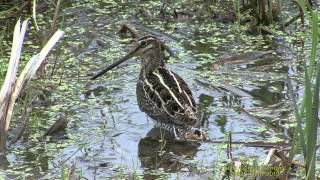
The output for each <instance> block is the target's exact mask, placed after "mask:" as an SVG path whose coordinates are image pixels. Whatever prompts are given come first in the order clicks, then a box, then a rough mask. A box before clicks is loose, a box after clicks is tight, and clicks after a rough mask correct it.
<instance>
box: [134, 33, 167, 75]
mask: <svg viewBox="0 0 320 180" xmlns="http://www.w3.org/2000/svg"><path fill="white" fill-rule="evenodd" d="M162 45H163V42H162V41H160V40H158V39H157V38H156V37H154V36H150V35H149V36H144V37H141V38H139V39H137V41H136V43H135V48H134V50H133V51H135V52H134V56H140V57H141V66H142V70H144V71H145V72H147V73H150V72H152V71H153V70H155V69H158V68H160V67H164V55H163V52H162V50H161V47H162Z"/></svg>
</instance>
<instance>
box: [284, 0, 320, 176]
mask: <svg viewBox="0 0 320 180" xmlns="http://www.w3.org/2000/svg"><path fill="white" fill-rule="evenodd" d="M298 3H299V5H300V7H301V8H302V10H303V12H304V14H305V15H306V17H307V18H308V20H309V22H310V24H311V28H312V31H311V37H312V44H311V52H310V59H309V62H308V66H307V65H305V73H304V83H305V84H304V94H303V99H302V103H301V105H300V110H298V108H297V105H296V102H294V106H295V117H296V121H297V124H296V127H295V133H294V137H293V144H292V149H291V152H290V156H289V159H290V160H292V159H293V157H294V155H295V154H296V153H297V152H296V151H297V147H299V146H300V148H301V149H302V151H303V155H304V160H305V172H306V174H305V177H306V179H311V180H313V179H315V172H316V171H315V170H316V164H315V160H316V145H317V130H318V111H319V86H320V65H319V62H318V63H317V62H316V58H317V48H318V47H317V46H318V13H317V11H314V12H309V11H308V9H309V8H308V5H307V4H308V3H307V2H306V1H304V0H299V1H298ZM306 64H307V62H306ZM290 89H291V90H290V91H291V94H293V93H292V88H290ZM291 96H292V98H293V99H294V97H293V95H291ZM303 119H304V120H305V126H304V129H302V127H303ZM298 137H299V138H298Z"/></svg>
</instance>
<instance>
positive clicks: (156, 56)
mask: <svg viewBox="0 0 320 180" xmlns="http://www.w3.org/2000/svg"><path fill="white" fill-rule="evenodd" d="M163 47H164V43H163V42H162V41H161V40H159V39H157V38H156V37H154V36H151V35H147V36H143V37H141V38H139V39H137V40H136V42H135V44H134V47H133V48H132V49H131V50H130V52H129V53H128V54H126V55H125V56H124V57H122V58H121V59H119V60H118V61H116V62H114V63H113V64H111V65H110V66H108V67H106V68H105V69H104V70H102V71H100V72H99V73H98V74H97V75H95V76H94V77H92V78H91V79H92V80H93V79H96V78H97V77H99V76H101V75H102V74H104V73H106V72H107V71H109V70H111V69H113V68H114V67H116V66H118V65H119V64H121V63H123V62H125V61H127V60H129V59H130V58H132V57H137V56H140V57H141V66H142V70H143V71H144V72H146V73H150V72H152V71H153V70H155V69H158V68H160V67H164V53H163V51H162V48H163Z"/></svg>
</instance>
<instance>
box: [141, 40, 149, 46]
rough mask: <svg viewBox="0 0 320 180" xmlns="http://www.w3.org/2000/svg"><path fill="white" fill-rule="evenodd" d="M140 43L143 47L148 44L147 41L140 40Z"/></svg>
mask: <svg viewBox="0 0 320 180" xmlns="http://www.w3.org/2000/svg"><path fill="white" fill-rule="evenodd" d="M140 45H141V46H143V47H144V46H146V45H148V43H147V41H141V42H140Z"/></svg>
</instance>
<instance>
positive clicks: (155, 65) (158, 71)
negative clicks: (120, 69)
mask: <svg viewBox="0 0 320 180" xmlns="http://www.w3.org/2000/svg"><path fill="white" fill-rule="evenodd" d="M161 47H163V42H162V41H160V40H159V39H157V38H156V37H154V36H150V35H147V36H143V37H139V38H138V39H137V40H136V42H135V46H134V48H132V49H131V51H130V52H129V53H128V54H127V55H125V56H124V57H123V58H121V59H120V60H119V61H117V62H115V63H113V64H111V65H110V66H108V67H107V68H105V69H104V70H102V71H101V72H99V73H98V74H97V75H95V76H94V77H92V78H91V79H96V78H97V77H99V76H101V75H102V74H104V73H105V72H107V71H109V70H111V69H112V68H114V67H116V66H117V65H119V64H121V63H123V62H125V61H126V60H128V59H130V58H131V57H134V56H140V59H141V71H140V76H139V80H138V82H137V86H136V95H137V101H138V105H139V107H140V110H141V111H143V112H145V113H147V114H148V115H149V116H150V117H151V118H152V119H154V120H155V121H156V125H157V126H160V127H161V128H164V129H166V130H168V131H170V132H172V133H174V135H175V137H176V139H180V138H183V139H200V140H205V139H207V135H206V134H205V133H204V132H203V131H202V130H201V129H199V128H198V126H199V117H198V114H197V108H196V103H195V101H194V99H193V97H192V93H191V90H190V89H189V87H188V85H187V84H186V82H185V81H184V80H183V79H182V78H181V77H180V76H178V75H177V74H176V73H174V72H172V71H170V70H168V69H167V68H166V67H165V63H164V52H163V51H162V48H161Z"/></svg>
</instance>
